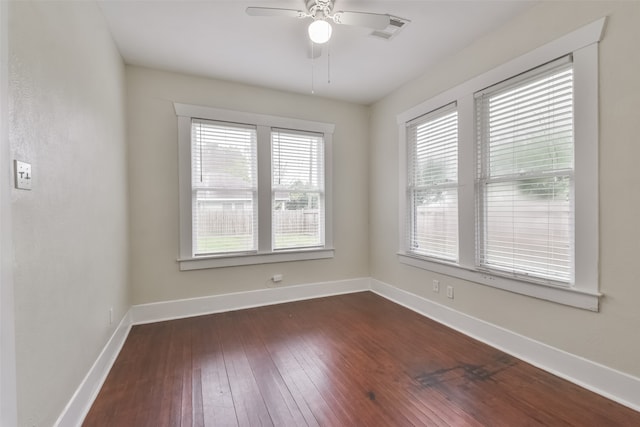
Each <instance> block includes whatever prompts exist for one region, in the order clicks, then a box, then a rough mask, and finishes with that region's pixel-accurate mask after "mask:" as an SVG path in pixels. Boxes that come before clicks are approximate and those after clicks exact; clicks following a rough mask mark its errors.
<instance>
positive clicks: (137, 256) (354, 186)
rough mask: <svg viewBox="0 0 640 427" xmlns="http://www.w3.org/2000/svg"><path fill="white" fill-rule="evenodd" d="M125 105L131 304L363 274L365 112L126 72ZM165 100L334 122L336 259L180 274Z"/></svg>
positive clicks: (173, 159)
mask: <svg viewBox="0 0 640 427" xmlns="http://www.w3.org/2000/svg"><path fill="white" fill-rule="evenodd" d="M127 100H128V101H127V102H128V104H127V107H128V122H129V125H128V142H129V165H130V168H129V176H130V181H129V186H130V192H131V231H132V233H131V250H132V254H131V255H132V258H131V260H132V264H131V271H132V275H131V277H132V286H133V302H134V304H142V303H148V302H158V301H166V300H173V299H181V298H191V297H199V296H207V295H217V294H224V293H230V292H239V291H248V290H255V289H264V288H265V287H266V286H267V285H269V284H270V282H269V278H270V277H271V276H273V275H274V274H276V273H279V274H283V275H284V280H283V281H282V282H281V283H280V284H279V286H288V285H293V284H301V283H314V282H323V281H330V280H337V279H349V278H356V277H367V276H368V274H369V265H368V223H367V218H368V212H367V208H368V183H367V175H368V173H367V168H368V156H367V151H368V108H367V107H364V106H360V105H354V104H347V103H343V102H336V101H329V100H325V99H322V98H318V97H314V96H310V95H309V96H306V95H296V94H290V93H284V92H278V91H274V90H268V89H261V88H256V87H251V86H245V85H240V84H235V83H230V82H223V81H217V80H212V79H204V78H198V77H191V76H185V75H180V74H173V73H168V72H161V71H153V70H149V69H145V68H139V67H130V66H128V67H127ZM173 102H180V103H185V104H195V105H204V106H210V107H216V108H226V109H230V110H237V111H246V112H252V113H261V114H269V115H275V116H285V117H291V118H297V119H306V120H315V121H320V122H328V123H334V124H335V133H334V135H333V156H334V157H333V171H334V175H333V178H334V179H333V205H334V212H333V214H334V226H333V228H334V246H335V257H334V258H333V259H325V260H313V261H301V262H286V263H278V264H268V265H256V266H247V267H227V268H218V269H208V270H197V271H182V272H181V271H179V268H178V263H177V262H176V259H177V258H178V249H179V235H178V169H177V168H178V160H177V155H178V145H177V144H178V142H177V118H176V115H175V111H174V108H173Z"/></svg>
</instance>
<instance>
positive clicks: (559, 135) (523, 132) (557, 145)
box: [476, 56, 574, 284]
mask: <svg viewBox="0 0 640 427" xmlns="http://www.w3.org/2000/svg"><path fill="white" fill-rule="evenodd" d="M476 111H477V114H476V121H477V128H478V136H477V141H478V148H479V149H478V155H479V156H478V168H477V169H478V184H477V188H478V195H477V197H478V217H477V221H478V224H477V227H478V249H479V250H478V266H479V267H481V268H483V269H486V270H489V271H491V270H494V271H496V272H499V273H502V274H506V275H510V276H514V277H523V278H529V279H531V280H535V279H539V280H548V281H551V282H558V283H559V284H563V283H567V284H569V283H571V282H572V281H573V266H574V257H573V253H574V247H573V230H574V227H573V218H574V203H573V185H574V149H573V147H574V135H573V125H574V121H573V118H574V115H573V62H572V61H571V57H570V56H567V57H564V58H561V59H560V60H558V61H554V62H552V63H550V64H547V65H545V66H542V67H539V68H536V69H534V70H532V71H530V72H528V73H525V74H524V75H521V76H518V77H516V78H513V79H510V80H507V81H505V82H503V83H500V84H498V85H496V86H494V87H490V88H488V89H486V90H483V91H481V92H478V93H477V94H476Z"/></svg>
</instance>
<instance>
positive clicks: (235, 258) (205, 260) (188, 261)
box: [178, 248, 334, 271]
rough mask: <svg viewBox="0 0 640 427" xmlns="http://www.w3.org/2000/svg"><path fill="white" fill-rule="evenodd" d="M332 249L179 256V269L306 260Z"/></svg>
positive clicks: (324, 255) (331, 252)
mask: <svg viewBox="0 0 640 427" xmlns="http://www.w3.org/2000/svg"><path fill="white" fill-rule="evenodd" d="M333 256H334V249H326V248H325V249H307V250H299V251H286V252H285V251H282V252H270V253H266V254H250V255H232V256H224V255H222V256H201V257H193V258H180V259H178V263H179V264H180V270H181V271H188V270H202V269H206V268H221V267H233V266H241V265H256V264H270V263H275V262H289V261H306V260H313V259H326V258H333Z"/></svg>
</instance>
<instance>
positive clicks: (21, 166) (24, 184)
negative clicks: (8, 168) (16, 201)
mask: <svg viewBox="0 0 640 427" xmlns="http://www.w3.org/2000/svg"><path fill="white" fill-rule="evenodd" d="M13 171H14V174H15V181H16V188H17V189H19V190H31V181H32V179H31V163H27V162H22V161H20V160H14V161H13Z"/></svg>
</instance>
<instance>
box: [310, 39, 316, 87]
mask: <svg viewBox="0 0 640 427" xmlns="http://www.w3.org/2000/svg"><path fill="white" fill-rule="evenodd" d="M310 43H311V95H314V94H315V93H316V91H315V88H314V85H313V69H314V65H315V60H316V59H315V53H314V51H313V45H314V43H313V42H310Z"/></svg>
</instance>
